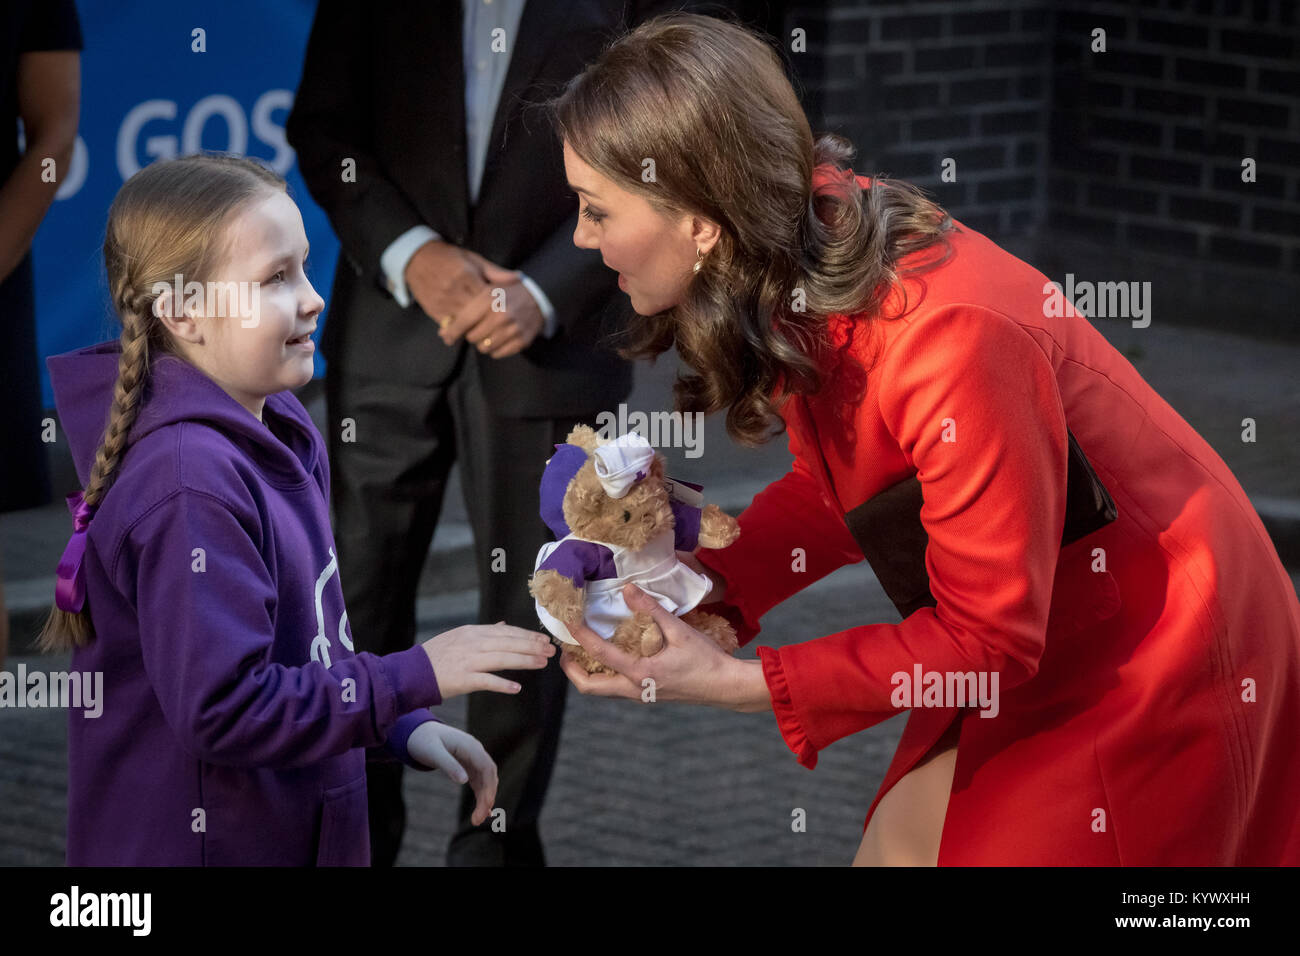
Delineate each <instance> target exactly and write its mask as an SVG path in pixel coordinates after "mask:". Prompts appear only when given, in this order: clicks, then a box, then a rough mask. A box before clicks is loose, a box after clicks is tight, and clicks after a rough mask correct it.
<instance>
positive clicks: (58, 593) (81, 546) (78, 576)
mask: <svg viewBox="0 0 1300 956" xmlns="http://www.w3.org/2000/svg"><path fill="white" fill-rule="evenodd" d="M67 501H68V510H69V511H70V512H72V537H71V538H70V539H68V546H67V547H66V548H64V549H63V557H61V558H59V574H58V583H57V584H56V586H55V589H54V603H55V604H56V605H57V606H58V608H59V610H60V611H67V612H68V613H69V614H77V613H79V612H80V611H81V609H82V607H84V606H85V603H86V575H85V573H84V572H83V570H82V567H81V564H82V559H83V558H84V557H85V555H86V534H87V532H88V531H89V530H90V519H91V518H93V517H94V516H95V508H94V506H93V505H88V504H86V498H85V494H84V492H80V491H78V492H74V493H73V494H70V495H68V497H67Z"/></svg>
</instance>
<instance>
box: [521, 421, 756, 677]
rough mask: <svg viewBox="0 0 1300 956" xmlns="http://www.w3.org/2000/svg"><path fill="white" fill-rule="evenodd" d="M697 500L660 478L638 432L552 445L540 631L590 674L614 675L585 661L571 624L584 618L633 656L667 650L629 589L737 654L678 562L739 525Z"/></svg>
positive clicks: (538, 591)
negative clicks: (635, 608) (634, 606)
mask: <svg viewBox="0 0 1300 956" xmlns="http://www.w3.org/2000/svg"><path fill="white" fill-rule="evenodd" d="M670 487H672V488H674V489H675V493H674V494H670ZM698 492H699V489H698V486H693V485H687V484H686V483H684V482H675V481H674V480H673V479H666V478H665V475H664V459H663V456H662V455H659V454H657V453H656V452H655V450H654V448H653V447H652V446H651V445H650V444H649V443H648V442H647V441H646V440H645V439H644V438H643V437H642V436H640V435H639V434H637V433H635V432H631V433H628V434H626V435H621V436H619V437H618V438H615V439H601V438H600V436H598V435H597V434H596V432H595V431H593V430H592V429H591V428H590V427H589V426H587V425H578V426H577V427H576V428H574V429H573V431H571V432H570V433H569V436H568V438H567V439H566V440H565V444H563V445H556V446H555V454H554V455H553V456H552V457H551V458H550V460H549V461H548V462H547V463H546V469H545V471H544V472H543V474H542V481H541V515H542V520H543V521H545V522H546V524H547V526H548V527H549V528H550V529H551V531H552V532H553V533H554V534H555V536H556V539H557V540H555V541H552V542H548V543H547V544H545V545H543V546H542V548H541V550H540V551H539V552H538V554H537V561H536V564H535V566H534V570H533V576H532V578H531V579H530V580H529V583H528V590H529V593H531V594H532V596H533V598H534V599H535V601H536V603H537V616H538V618H539V619H540V620H541V622H542V624H543V626H545V627H546V629H547V630H548V631H550V633H551V635H552V638H553V639H554V640H555V642H556V643H557V644H558V645H560V647H561V648H567V651H568V653H569V654H570V655H571V656H572V657H573V659H574V660H576V661H577V662H578V663H579V664H580V665H581V666H582V667H583V668H584V669H585V670H586V671H587V672H588V673H589V674H597V673H609V674H612V673H615V672H614V671H613V670H612V669H611V668H609V667H607V666H605V665H604V664H602V663H600V662H599V661H597V660H596V659H595V658H594V657H592V656H591V655H590V654H588V653H587V652H586V651H585V650H584V649H583V648H582V647H581V645H579V644H578V642H577V641H575V640H574V639H573V637H572V636H571V635H570V634H569V630H568V627H567V625H570V624H577V623H580V622H582V621H583V620H585V621H586V623H587V626H588V627H590V628H591V629H592V630H593V631H595V632H596V633H597V634H600V635H601V636H602V637H604V638H605V639H606V640H610V641H613V643H614V645H615V646H616V647H618V648H620V649H622V650H624V651H627V652H628V653H630V654H633V655H635V656H637V657H649V656H651V655H653V654H655V653H656V652H658V651H659V649H660V648H661V647H662V646H663V641H664V638H663V632H662V631H660V629H659V626H658V625H657V624H656V623H655V621H654V619H653V618H652V617H651V616H650V615H649V614H647V613H645V612H636V613H633V612H632V610H631V609H630V608H629V607H628V606H627V603H626V601H624V599H623V586H624V585H625V584H627V583H628V582H629V581H630V582H632V583H634V584H636V585H637V586H638V587H640V588H641V589H642V590H643V591H645V592H646V593H647V594H649V595H650V596H651V597H653V598H654V599H655V600H656V601H658V602H659V604H660V606H661V607H663V608H664V609H665V610H668V611H670V612H672V613H673V614H676V615H677V616H678V617H680V618H681V619H682V620H683V621H685V622H686V623H687V624H689V625H690V626H691V627H693V628H695V629H696V630H697V631H700V632H701V633H703V634H705V635H706V636H708V637H709V638H710V639H711V640H712V641H713V642H714V643H716V644H717V645H718V646H719V647H721V648H722V649H723V650H724V651H726V652H727V653H728V654H730V653H732V652H733V651H735V650H736V648H737V646H738V643H737V640H736V632H735V629H734V628H733V627H732V626H731V623H730V622H729V621H727V620H726V619H725V618H722V617H719V616H718V615H716V614H709V613H706V612H704V611H700V610H698V609H697V607H696V606H697V605H698V604H699V603H700V601H701V600H702V599H703V598H704V596H705V595H706V594H707V593H708V591H709V588H710V586H711V582H710V581H709V579H708V577H706V576H705V575H702V574H700V573H699V572H697V571H695V570H694V569H692V568H691V567H689V566H688V565H686V564H683V563H682V562H681V561H680V560H679V559H678V557H677V554H676V552H677V551H694V550H695V548H696V546H697V545H701V546H703V547H706V548H725V547H727V546H728V545H730V544H731V543H732V542H734V541H735V540H736V538H737V537H738V536H739V535H740V525H739V523H738V522H737V521H736V519H735V518H733V517H731V516H730V515H728V514H726V513H724V512H723V511H722V510H721V509H720V508H718V506H717V505H715V504H709V505H705V506H701V504H700V502H699V496H698ZM683 499H685V500H683Z"/></svg>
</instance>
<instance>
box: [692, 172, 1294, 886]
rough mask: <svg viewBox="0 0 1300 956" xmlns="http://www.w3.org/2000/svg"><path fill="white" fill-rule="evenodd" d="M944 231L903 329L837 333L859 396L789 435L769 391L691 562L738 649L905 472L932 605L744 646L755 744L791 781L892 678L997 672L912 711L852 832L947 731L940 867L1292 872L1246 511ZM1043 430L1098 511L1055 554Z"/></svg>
mask: <svg viewBox="0 0 1300 956" xmlns="http://www.w3.org/2000/svg"><path fill="white" fill-rule="evenodd" d="M863 185H866V182H864V183H863ZM960 229H961V231H960V232H958V233H956V234H954V235H953V236H952V249H953V256H952V258H951V259H950V260H949V261H948V262H947V263H946V264H945V265H942V266H940V267H938V268H937V269H935V270H934V271H931V272H929V273H927V274H925V275H922V276H919V277H917V278H915V279H909V280H908V281H907V293H908V302H909V305H910V306H911V311H910V312H909V313H908V314H907V315H906V316H905V317H904V318H902V319H899V320H898V321H896V322H874V323H867V324H862V322H861V319H859V320H857V324H856V328H855V335H854V338H853V345H852V347H851V354H852V355H853V356H854V358H855V360H856V362H857V363H858V364H859V366H860V367H861V368H863V369H867V370H868V374H867V387H866V393H865V398H864V399H863V400H862V401H861V402H860V404H858V405H857V406H856V407H852V406H850V410H849V412H848V413H847V415H846V416H845V417H843V418H837V417H836V413H835V410H834V405H835V401H834V397H833V394H831V393H833V392H834V389H833V388H832V389H828V390H827V391H826V392H825V393H824V394H822V395H819V396H816V397H812V398H810V399H809V400H808V409H810V410H811V414H812V415H813V416H814V418H815V426H816V427H815V429H814V430H810V428H809V424H808V421H807V418H806V413H805V411H804V405H803V403H802V401H801V400H798V399H795V400H793V401H791V402H790V403H789V404H788V405H787V406H786V407H785V409H784V410H783V412H782V414H783V415H784V416H785V421H786V424H787V427H788V429H789V440H790V449H791V453H792V454H793V455H794V458H795V460H794V465H793V467H792V468H791V470H790V472H789V473H788V474H787V475H785V476H784V477H783V478H781V479H779V480H778V481H775V482H773V483H772V484H771V485H769V486H768V487H767V488H766V489H765V490H764V491H762V492H761V493H759V494H758V496H757V497H755V499H754V501H753V504H752V505H751V506H750V507H749V508H748V509H747V510H746V511H745V512H744V513H743V514H742V515H741V516H740V525H741V529H742V530H741V535H740V538H739V539H738V541H737V542H736V543H735V544H734V545H732V546H731V547H730V548H727V549H725V550H721V551H705V552H701V554H700V557H701V559H702V560H703V561H704V563H705V564H707V565H709V566H711V567H713V568H715V569H716V570H718V571H720V572H721V573H722V574H723V575H724V576H725V577H726V579H727V582H728V602H729V603H730V604H732V605H733V606H734V610H733V611H732V612H731V613H732V617H733V619H737V620H740V621H741V622H742V633H741V638H742V640H748V639H750V638H752V637H753V635H754V634H755V633H756V632H757V630H758V619H759V618H760V617H761V616H762V615H763V614H764V613H765V612H766V611H767V610H768V609H770V608H771V607H773V606H775V605H776V604H779V603H780V602H782V601H784V600H785V599H786V598H788V597H790V596H791V595H792V594H794V593H796V592H797V591H799V590H800V589H801V588H804V587H806V586H807V585H809V584H810V583H812V582H813V581H815V580H817V579H818V578H820V577H823V576H824V575H826V574H828V573H830V572H831V571H833V570H835V569H836V568H838V567H841V566H842V565H845V564H849V563H853V562H855V561H861V560H862V552H861V550H860V549H859V548H858V546H857V545H856V544H855V542H854V539H853V538H852V537H851V536H850V535H849V533H848V530H847V528H846V526H845V522H844V514H845V512H846V511H847V510H851V509H852V508H854V507H856V506H858V505H860V504H861V503H862V502H864V501H866V500H867V499H868V498H871V497H872V496H873V495H875V494H877V493H878V492H880V491H881V490H883V489H885V488H888V487H890V486H891V485H893V484H895V483H896V482H899V481H902V480H904V479H906V478H908V477H909V476H911V475H916V476H917V477H918V478H919V480H920V482H921V487H922V490H923V495H924V505H923V506H922V509H921V519H922V523H923V524H924V526H925V529H926V531H927V532H928V535H929V545H928V548H927V551H926V559H925V563H926V569H927V571H928V573H929V577H930V587H931V591H932V593H933V595H934V598H935V600H936V601H937V606H936V607H933V608H931V607H926V608H922V609H921V610H918V611H916V612H914V613H913V614H911V615H910V616H909V617H908V618H907V619H906V620H904V621H903V622H902V623H900V624H873V623H863V624H862V625H860V626H857V627H852V628H850V629H848V630H846V631H841V632H839V633H837V634H831V635H828V636H825V637H820V638H817V639H816V640H809V641H807V642H805V643H801V644H795V645H791V646H787V647H783V648H780V649H779V650H778V649H772V648H767V647H761V648H759V656H760V658H761V659H762V665H763V673H764V675H765V677H766V680H767V684H768V688H769V690H770V691H771V694H772V703H773V709H774V710H775V713H776V717H777V721H778V725H779V727H780V730H781V733H782V735H783V736H784V737H785V740H786V742H787V743H788V744H789V746H790V747H791V749H793V750H794V752H795V753H796V754H797V755H798V758H799V762H800V763H802V764H804V765H805V766H807V767H809V768H811V767H813V766H814V765H815V764H816V761H817V752H818V751H819V750H820V749H821V748H823V747H826V746H828V745H829V744H831V743H833V742H834V741H836V740H839V739H840V738H841V737H845V736H848V735H849V734H853V733H856V732H858V731H860V730H863V729H864V728H867V727H870V726H872V725H874V724H877V723H879V722H881V721H883V720H886V719H888V718H890V717H892V716H895V715H896V714H897V713H898V708H896V707H895V706H894V705H893V704H891V701H890V697H891V692H893V691H894V690H895V683H894V682H893V681H892V680H891V676H892V675H894V674H896V673H898V672H905V673H907V674H912V673H913V666H914V664H916V663H918V662H919V663H920V664H921V665H922V667H923V669H924V670H925V671H938V672H941V673H947V672H970V671H974V672H980V671H984V672H991V671H997V672H998V674H999V682H1000V684H999V691H1000V693H999V697H1000V713H998V715H997V716H996V717H993V718H984V717H980V716H979V715H978V712H977V711H970V710H967V711H958V710H957V709H956V708H951V707H950V708H946V709H944V708H940V707H916V708H913V709H912V713H911V715H910V716H909V718H908V723H907V726H906V728H905V730H904V732H903V735H902V738H901V740H900V741H899V744H898V749H897V751H896V753H895V755H894V759H893V762H892V763H891V764H890V767H889V770H888V772H887V773H886V775H885V779H884V781H883V783H882V784H881V786H880V790H879V792H878V793H877V794H876V799H875V801H874V802H873V803H872V804H871V806H870V808H869V809H868V811H867V818H866V819H867V820H868V821H869V820H870V818H871V814H872V813H873V812H874V810H875V807H876V805H877V804H878V803H879V802H880V798H881V797H882V796H883V795H884V794H885V793H886V792H887V791H888V790H889V788H890V787H892V786H893V785H894V784H895V783H896V782H897V781H898V780H899V778H900V777H901V776H903V774H905V773H906V772H907V771H908V770H910V769H911V768H912V766H913V765H915V763H916V762H917V761H918V760H919V759H920V758H921V757H922V756H923V755H924V754H925V753H926V752H927V751H928V750H929V749H930V747H931V746H932V745H933V744H934V743H935V742H936V741H937V740H938V739H939V738H940V737H941V736H942V734H943V732H944V730H946V729H947V727H948V726H949V724H950V723H951V721H952V720H953V719H954V717H956V716H962V718H963V719H962V725H961V731H960V738H959V742H958V749H957V760H956V767H955V772H954V778H953V786H952V792H951V796H950V798H949V803H948V812H947V816H946V818H945V822H944V829H943V838H942V842H941V844H940V849H939V860H938V861H939V863H940V864H941V865H944V864H1031V865H1032V864H1124V865H1266V864H1280V863H1289V864H1296V863H1300V744H1298V741H1300V602H1297V598H1296V592H1295V589H1294V587H1293V585H1292V582H1291V580H1290V578H1289V577H1288V575H1287V573H1286V571H1285V570H1284V569H1283V567H1282V565H1281V563H1280V561H1279V560H1278V557H1277V552H1276V550H1275V549H1274V547H1273V544H1272V542H1271V541H1270V539H1269V537H1268V534H1267V533H1266V532H1265V529H1264V527H1263V525H1262V524H1261V522H1260V520H1259V517H1258V516H1257V515H1256V513H1255V511H1254V509H1253V508H1252V506H1251V504H1250V501H1249V500H1248V499H1247V497H1246V494H1245V493H1244V492H1243V491H1242V488H1241V486H1240V485H1239V484H1238V483H1237V480H1236V479H1235V478H1234V477H1233V475H1232V473H1231V472H1230V471H1229V469H1228V467H1227V466H1226V465H1225V464H1224V462H1223V460H1222V459H1221V458H1220V457H1219V456H1218V455H1217V454H1216V453H1215V452H1214V450H1213V449H1211V448H1210V446H1209V445H1208V444H1206V442H1205V441H1204V440H1203V439H1202V438H1201V437H1200V436H1199V435H1198V434H1197V433H1196V432H1195V431H1194V430H1193V429H1192V428H1191V427H1190V426H1189V425H1188V424H1187V422H1185V421H1184V420H1183V419H1182V418H1181V417H1179V415H1178V414H1177V413H1176V412H1175V411H1174V410H1173V409H1172V408H1171V407H1170V406H1169V405H1168V404H1167V403H1166V402H1165V401H1164V400H1163V399H1162V398H1161V397H1160V396H1159V395H1157V394H1156V393H1155V392H1154V391H1153V390H1152V389H1151V387H1150V386H1149V385H1147V383H1146V382H1145V381H1143V379H1142V378H1141V377H1140V376H1139V375H1138V373H1137V371H1136V370H1135V369H1134V368H1133V366H1132V365H1130V364H1129V363H1128V362H1127V361H1126V360H1125V359H1124V358H1123V357H1122V356H1121V355H1120V354H1119V353H1118V352H1117V351H1116V350H1115V349H1114V348H1112V347H1111V346H1110V344H1109V343H1108V342H1107V341H1106V339H1105V338H1103V337H1102V335H1101V334H1100V333H1099V332H1097V330H1096V329H1094V328H1093V327H1092V325H1090V324H1089V322H1088V321H1087V320H1086V319H1085V318H1082V317H1080V316H1078V315H1077V314H1075V313H1074V312H1073V310H1072V309H1068V307H1067V311H1068V313H1069V314H1068V315H1066V316H1064V317H1051V316H1048V315H1046V314H1045V311H1046V310H1045V309H1044V302H1045V300H1046V298H1047V296H1046V295H1045V294H1044V286H1045V284H1046V283H1047V281H1048V279H1047V277H1046V276H1044V275H1043V274H1042V273H1040V272H1038V271H1037V270H1035V269H1033V268H1032V267H1031V266H1029V265H1027V264H1026V263H1024V262H1021V261H1020V260H1018V259H1016V258H1015V257H1013V256H1011V255H1010V254H1008V253H1006V252H1004V251H1003V250H1001V249H1000V248H998V247H997V246H996V245H994V244H993V243H992V242H990V241H989V240H988V239H987V238H986V237H984V236H983V235H980V234H979V233H977V232H974V231H972V230H970V229H969V228H966V227H964V226H961V227H960ZM921 255H927V253H921ZM894 301H895V302H896V301H897V298H895V300H894ZM889 308H893V303H891V304H890V305H889ZM1108 321H1126V320H1119V319H1112V320H1108ZM851 323H854V320H853V319H851V318H846V317H843V316H833V317H832V322H831V330H832V335H833V336H843V335H844V334H845V333H846V332H847V330H848V328H849V325H850V324H851ZM839 340H842V339H839ZM1227 413H1229V414H1233V415H1237V414H1238V413H1237V412H1227ZM1241 414H1243V415H1244V414H1249V410H1248V409H1247V410H1244V411H1243V412H1241ZM949 419H950V420H951V421H950V422H949V421H945V420H949ZM1067 425H1068V427H1069V429H1070V430H1071V431H1072V432H1073V434H1074V436H1075V438H1076V439H1077V440H1078V442H1079V444H1080V446H1081V447H1082V449H1083V451H1084V452H1085V454H1086V455H1087V456H1088V459H1089V461H1090V462H1091V463H1092V465H1093V468H1094V469H1095V471H1096V473H1097V474H1098V476H1099V477H1100V478H1101V480H1102V482H1103V483H1104V484H1105V486H1106V487H1107V489H1108V490H1109V492H1110V494H1111V497H1112V498H1113V499H1114V502H1115V505H1116V507H1117V508H1118V511H1119V516H1118V518H1117V519H1116V520H1115V521H1113V522H1112V523H1110V524H1108V525H1106V526H1105V527H1103V528H1102V529H1101V530H1099V531H1095V532H1093V533H1092V534H1090V535H1088V536H1086V537H1084V538H1082V539H1081V540H1079V541H1076V542H1074V543H1072V544H1070V545H1068V546H1066V547H1065V548H1062V547H1061V546H1060V541H1061V531H1062V526H1063V522H1064V515H1065V504H1064V486H1065V473H1066V460H1067V459H1066V453H1067V452H1066V427H1067ZM945 428H947V436H945V434H944V432H945ZM814 435H817V436H820V438H821V445H820V447H819V446H818V445H817V443H816V440H815V438H814V437H813V436H814ZM945 437H947V438H949V439H950V440H947V441H945V440H944V438H945ZM823 456H824V463H823ZM828 471H829V474H828ZM796 548H802V549H804V552H805V553H806V570H803V571H800V570H796V568H797V565H798V562H797V561H796V560H794V557H793V556H794V549H796ZM1094 549H1102V552H1104V562H1105V564H1104V570H1102V569H1101V564H1100V562H1099V560H1098V559H1097V558H1096V557H1094V554H1102V552H1095V551H1094ZM1252 687H1253V695H1252V693H1251V688H1252ZM865 825H866V824H865V821H864V828H865Z"/></svg>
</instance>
